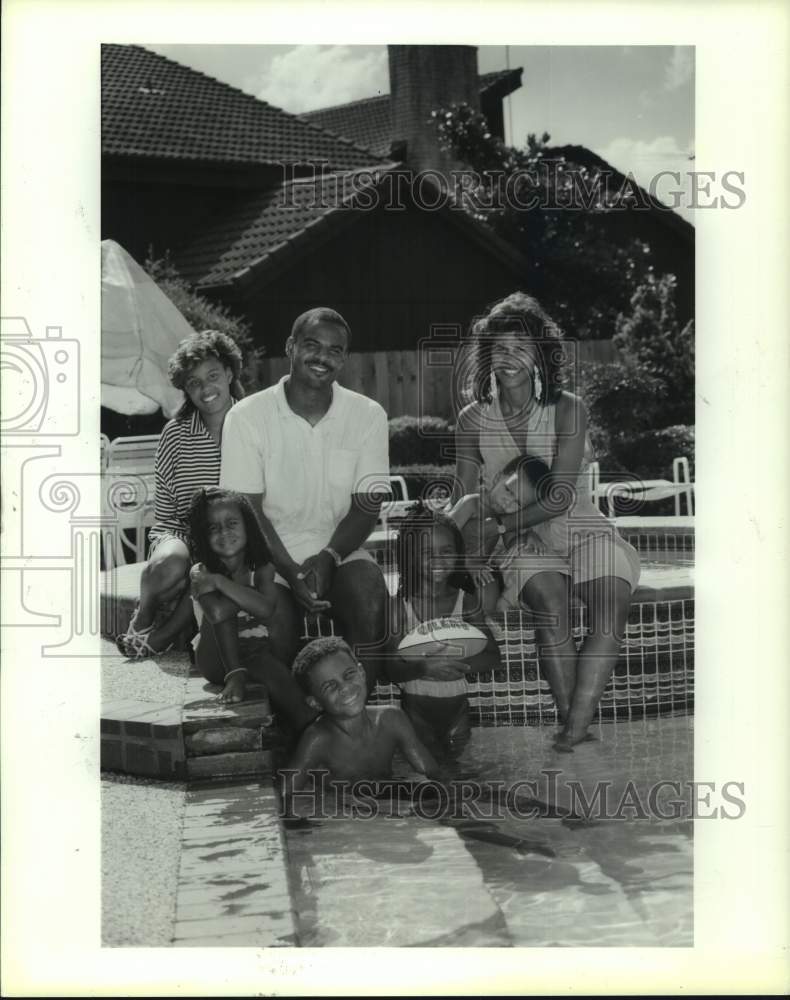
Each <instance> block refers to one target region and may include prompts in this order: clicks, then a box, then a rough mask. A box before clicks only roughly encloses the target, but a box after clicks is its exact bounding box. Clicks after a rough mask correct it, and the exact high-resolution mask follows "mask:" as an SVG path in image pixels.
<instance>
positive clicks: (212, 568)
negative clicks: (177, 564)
mask: <svg viewBox="0 0 790 1000" xmlns="http://www.w3.org/2000/svg"><path fill="white" fill-rule="evenodd" d="M213 503H233V504H236V506H237V507H238V508H239V510H240V511H241V516H242V520H243V521H244V531H245V534H246V535H247V545H246V548H245V550H244V561H245V563H246V564H247V567H248V568H249V569H259V568H260V567H261V566H265V565H266V564H267V563H269V562H271V558H272V557H271V553H270V552H269V546H268V545H267V544H266V540H265V538H264V537H263V532H262V531H261V526H260V525H259V524H258V518H257V517H256V516H255V511H254V510H253V509H252V506H251V504H250V502H249V500H248V499H247V498H246V497H245V496H242V494H241V493H236V492H235V491H234V490H226V489H222V488H221V487H219V486H208V487H206V486H201V487H200V489H198V490H195V492H194V493H193V495H192V500H191V502H190V505H189V536H190V541H191V543H192V551H193V552H194V555H195V561H196V562H202V563H204V564H205V566H206V568H207V569H208V571H209V572H210V573H223V574H226V575H227V573H226V570H225V567H224V566H223V565H222V561H221V560H220V558H219V556H218V555H217V554H216V553H215V552H214V551H213V550H212V548H211V546H210V545H209V540H208V539H209V532H208V512H209V508H210V507H211V505H212V504H213Z"/></svg>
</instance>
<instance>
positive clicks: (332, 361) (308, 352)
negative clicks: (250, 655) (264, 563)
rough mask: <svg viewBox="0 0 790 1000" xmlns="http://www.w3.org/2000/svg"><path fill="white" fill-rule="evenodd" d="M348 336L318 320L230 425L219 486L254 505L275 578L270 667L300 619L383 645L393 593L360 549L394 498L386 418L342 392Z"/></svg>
mask: <svg viewBox="0 0 790 1000" xmlns="http://www.w3.org/2000/svg"><path fill="white" fill-rule="evenodd" d="M349 339H350V331H349V328H348V324H347V323H346V321H345V320H344V319H343V317H342V316H340V315H339V313H336V312H335V311H334V310H332V309H326V308H318V309H311V310H309V311H308V312H306V313H303V314H302V315H301V316H299V317H298V318H297V319H296V321H295V322H294V325H293V329H292V331H291V335H290V337H289V338H288V341H287V343H286V353H287V354H288V357H289V358H290V360H291V374H290V375H286V376H284V377H283V378H282V379H281V380H280V381H279V382H278V383H277V384H276V385H273V386H270V387H269V388H268V389H264V390H263V391H262V392H257V393H255V394H254V395H252V396H248V397H247V398H246V399H244V400H242V401H241V402H239V403H237V404H236V406H234V407H233V408H232V410H231V411H230V412H229V413H228V415H227V417H226V418H225V425H224V429H223V434H222V470H221V473H220V485H221V486H224V487H227V488H228V489H233V490H236V491H237V492H239V493H243V494H245V495H246V496H247V498H248V499H249V500H250V502H251V503H252V505H253V509H254V510H255V512H256V514H257V515H258V518H259V520H260V523H261V527H262V529H263V533H264V536H265V538H266V541H267V543H268V544H269V548H270V550H271V553H272V560H273V562H274V565H275V568H276V570H277V576H276V577H275V582H276V583H277V584H278V585H279V586H278V588H277V592H278V605H277V610H276V612H275V614H274V616H273V619H272V621H271V622H270V623H268V626H269V634H270V639H271V643H272V647H273V652H274V653H275V655H277V656H279V658H280V659H281V660H283V662H285V663H286V664H290V663H291V662H292V661H293V658H294V656H295V654H296V649H297V645H298V638H299V635H300V633H301V628H300V626H301V623H302V618H303V616H304V614H305V611H307V612H316V611H320V610H323V609H327V608H330V607H331V614H332V617H333V618H334V619H335V622H336V624H337V626H338V628H339V630H340V631H341V632H342V635H343V636H344V638H345V639H346V641H347V642H348V643H349V645H350V646H351V648H352V649H359V650H360V652H361V654H362V659H363V663H364V664H365V667H366V672H367V675H368V688H369V689H370V688H372V686H373V683H374V682H375V668H374V666H373V664H372V663H368V662H365V660H366V658H365V655H364V650H363V647H364V646H365V645H366V644H372V643H376V642H379V641H380V640H381V638H382V636H383V634H384V609H385V605H386V597H387V591H386V587H385V584H384V577H383V575H382V573H381V570H380V568H379V567H378V565H377V563H376V561H375V559H374V558H373V557H372V556H371V554H370V553H369V552H368V551H366V550H365V549H363V548H362V545H363V543H364V541H365V539H366V538H367V537H368V535H369V534H370V532H371V531H372V530H373V527H374V526H375V524H376V520H377V518H378V512H379V508H380V506H381V502H382V500H383V499H384V497H385V494H386V492H387V491H388V489H389V478H388V477H389V430H388V424H387V414H386V413H385V412H384V409H383V408H382V407H381V406H380V405H379V404H378V403H376V402H375V401H374V400H372V399H368V398H367V396H362V395H360V394H359V393H356V392H351V391H350V390H349V389H345V388H344V387H343V386H340V385H337V383H336V379H337V377H338V376H339V375H340V373H341V371H342V370H343V366H344V365H345V362H346V357H347V354H348V345H349Z"/></svg>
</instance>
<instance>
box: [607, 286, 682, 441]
mask: <svg viewBox="0 0 790 1000" xmlns="http://www.w3.org/2000/svg"><path fill="white" fill-rule="evenodd" d="M675 287H676V281H675V277H674V275H671V274H664V275H662V276H661V277H655V276H654V275H652V274H649V275H647V277H646V278H645V279H644V280H643V281H642V283H641V284H640V285H639V286H638V287H637V288H636V290H635V291H634V294H633V295H632V296H631V312H630V313H629V314H628V315H622V316H619V317H618V320H617V332H616V334H615V336H614V345H615V347H616V348H617V349H618V350H619V351H620V353H621V354H622V356H623V358H624V359H625V361H626V363H627V364H631V365H633V366H635V367H636V368H638V369H639V370H640V371H642V372H644V373H645V374H646V375H649V376H651V377H653V378H656V379H658V381H659V382H660V383H661V387H662V396H663V402H662V406H661V417H662V419H661V421H660V424H659V426H665V427H666V426H670V425H675V424H691V423H693V422H694V323H693V321H690V322H688V323H687V324H686V325H685V326H684V327H683V328H682V329H681V328H680V325H679V323H678V319H677V313H676V309H675Z"/></svg>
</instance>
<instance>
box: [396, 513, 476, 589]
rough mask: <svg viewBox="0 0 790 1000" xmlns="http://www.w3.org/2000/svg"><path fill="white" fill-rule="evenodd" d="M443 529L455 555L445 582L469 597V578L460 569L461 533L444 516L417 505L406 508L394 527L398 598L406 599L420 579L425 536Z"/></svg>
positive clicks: (426, 546)
mask: <svg viewBox="0 0 790 1000" xmlns="http://www.w3.org/2000/svg"><path fill="white" fill-rule="evenodd" d="M437 527H441V528H447V530H448V531H449V532H450V534H451V535H452V538H453V542H454V544H455V552H456V557H457V558H456V566H455V568H454V569H453V571H452V573H451V574H450V575H449V577H448V578H447V582H448V583H449V584H450V586H451V587H457V588H459V589H460V590H465V591H466V592H467V593H470V594H471V593H473V591H474V589H475V588H474V584H473V583H472V578H471V576H470V575H469V573H468V572H467V570H466V569H465V567H464V557H465V556H466V546H465V545H464V539H463V535H462V534H461V529H460V528H459V527H458V525H457V524H456V523H455V521H453V519H452V518H451V517H448V516H447V514H443V513H442V512H441V511H438V510H432V509H431V508H430V507H427V506H426V505H425V504H423V503H422V502H421V501H417V503H415V504H412V506H411V507H409V508H407V513H406V517H404V519H403V520H402V521H401V522H400V524H399V526H398V535H397V538H396V539H395V564H396V566H397V569H398V594H399V596H401V597H405V598H407V599H408V598H409V597H411V595H412V594H413V593H414V586H415V584H416V582H417V580H418V579H419V576H420V566H421V565H422V562H423V560H424V559H425V558H426V556H427V555H428V550H429V545H430V541H429V540H428V534H429V532H431V531H432V530H433V529H434V528H437Z"/></svg>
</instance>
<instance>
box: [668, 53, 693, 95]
mask: <svg viewBox="0 0 790 1000" xmlns="http://www.w3.org/2000/svg"><path fill="white" fill-rule="evenodd" d="M693 76H694V49H693V48H692V47H691V46H689V45H675V46H673V48H672V55H671V56H670V57H669V62H668V63H667V65H666V66H665V68H664V90H677V89H678V88H680V87H682V86H683V84H685V83H688V82H689V80H690V79H691V78H692V77H693Z"/></svg>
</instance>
